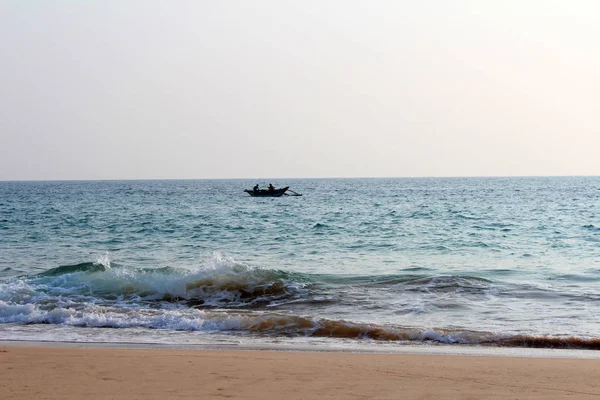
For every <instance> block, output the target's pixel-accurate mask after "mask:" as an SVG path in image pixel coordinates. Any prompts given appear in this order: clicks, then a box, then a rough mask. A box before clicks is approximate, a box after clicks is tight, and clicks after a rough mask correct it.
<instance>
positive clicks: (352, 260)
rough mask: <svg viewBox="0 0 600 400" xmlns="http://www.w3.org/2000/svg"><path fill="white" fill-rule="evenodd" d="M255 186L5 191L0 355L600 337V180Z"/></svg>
mask: <svg viewBox="0 0 600 400" xmlns="http://www.w3.org/2000/svg"><path fill="white" fill-rule="evenodd" d="M255 183H261V185H262V186H266V184H267V183H269V182H255V181H242V180H210V181H206V180H204V181H107V182H100V181H93V182H3V183H0V339H3V338H4V339H14V338H17V337H19V338H22V337H28V338H33V339H48V340H104V341H129V342H136V341H140V342H143V341H145V340H152V341H157V340H158V341H161V342H168V343H171V342H174V343H177V342H189V341H190V340H191V341H193V340H196V339H198V338H201V340H203V341H206V340H209V341H210V340H220V338H222V337H223V336H226V337H228V338H229V337H232V336H233V337H236V338H243V340H250V341H251V340H253V338H260V339H261V340H265V338H267V339H269V340H289V341H294V340H296V338H307V337H309V338H310V337H316V338H322V337H329V338H333V339H334V340H335V339H336V338H338V339H340V340H342V339H348V338H352V339H355V340H358V341H365V340H367V341H369V340H375V341H377V340H381V341H387V342H389V341H393V342H394V341H396V342H398V343H406V342H423V341H425V342H431V341H434V342H443V343H495V344H508V345H544V346H555V347H560V346H582V347H588V348H593V347H594V346H596V344H595V343H596V342H597V341H596V338H600V324H599V323H598V322H599V320H598V316H600V302H599V300H600V215H599V213H598V209H599V206H600V178H596V177H587V178H577V177H571V178H468V179H458V178H456V179H433V178H431V179H342V180H335V179H323V180H287V181H281V182H276V181H274V182H273V183H274V184H275V185H276V186H288V185H289V186H290V187H291V188H292V190H294V191H296V192H299V193H302V194H303V196H301V197H295V196H294V197H292V196H284V197H280V198H253V197H250V196H248V195H247V194H246V193H244V192H243V189H246V188H251V187H252V186H254V184H255ZM97 327H104V328H111V329H108V330H107V329H103V330H100V329H90V328H97ZM198 340H200V339H198Z"/></svg>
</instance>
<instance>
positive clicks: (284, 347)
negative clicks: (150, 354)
mask: <svg viewBox="0 0 600 400" xmlns="http://www.w3.org/2000/svg"><path fill="white" fill-rule="evenodd" d="M0 347H43V348H79V349H108V350H167V351H266V352H284V353H287V352H292V353H340V354H389V355H424V356H426V355H432V356H465V357H514V358H546V359H582V360H583V359H587V360H594V359H600V351H597V350H581V349H553V348H528V347H496V346H481V345H463V344H437V343H436V344H427V343H422V344H400V345H398V344H395V345H392V344H381V343H377V344H369V343H355V342H350V343H348V342H346V343H339V342H338V343H323V342H319V343H316V344H315V343H311V342H305V343H296V344H294V343H290V342H286V343H265V342H262V343H245V344H239V343H208V342H207V343H195V344H165V343H134V342H91V341H89V342H83V341H54V340H6V339H0Z"/></svg>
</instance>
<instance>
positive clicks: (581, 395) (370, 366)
mask: <svg viewBox="0 0 600 400" xmlns="http://www.w3.org/2000/svg"><path fill="white" fill-rule="evenodd" d="M40 343H41V342H38V344H40ZM56 343H57V342H50V343H47V342H45V343H44V344H45V345H37V346H36V345H23V344H22V342H18V343H16V342H11V343H10V344H8V345H7V343H6V342H1V343H0V398H6V399H8V398H10V399H31V398H43V399H81V398H86V399H89V400H95V399H151V400H152V399H157V400H158V399H165V398H169V399H192V398H194V399H197V398H211V399H212V398H223V397H224V398H231V399H266V400H271V399H273V400H274V399H281V398H285V399H317V398H323V397H327V398H332V399H348V398H358V399H367V398H369V399H398V398H419V399H438V398H456V399H472V398H486V399H506V398H519V399H548V398H567V397H568V398H569V399H592V398H598V396H600V382H598V381H597V367H598V362H597V361H596V360H590V359H580V358H552V359H549V358H537V357H513V356H505V357H494V356H486V355H479V356H471V355H440V354H406V353H404V354H402V353H396V354H390V353H351V352H333V351H330V352H309V351H292V350H287V351H273V350H271V351H267V350H253V349H247V350H242V349H235V350H232V349H221V350H214V349H199V350H190V349H183V350H180V349H166V348H162V349H148V348H132V347H126V348H113V347H84V346H80V345H81V344H77V345H78V346H74V345H72V344H68V345H67V344H66V343H65V344H64V345H62V346H60V345H59V346H57V345H55V344H56Z"/></svg>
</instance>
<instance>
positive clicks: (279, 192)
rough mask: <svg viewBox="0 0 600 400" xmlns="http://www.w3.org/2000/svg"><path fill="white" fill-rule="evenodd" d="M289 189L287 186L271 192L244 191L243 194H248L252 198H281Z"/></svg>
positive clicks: (265, 190)
mask: <svg viewBox="0 0 600 400" xmlns="http://www.w3.org/2000/svg"><path fill="white" fill-rule="evenodd" d="M289 188H290V187H289V186H286V187H284V188H281V189H273V190H269V189H260V190H252V189H245V190H244V192H246V193H248V194H249V195H250V196H252V197H280V196H283V194H284V193H285V192H286V190H288V189H289Z"/></svg>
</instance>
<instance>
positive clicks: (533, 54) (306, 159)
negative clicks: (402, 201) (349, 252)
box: [0, 0, 600, 180]
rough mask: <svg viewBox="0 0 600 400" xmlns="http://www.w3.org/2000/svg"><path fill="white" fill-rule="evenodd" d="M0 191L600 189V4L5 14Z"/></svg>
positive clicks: (373, 4) (88, 4) (242, 3)
mask: <svg viewBox="0 0 600 400" xmlns="http://www.w3.org/2000/svg"><path fill="white" fill-rule="evenodd" d="M0 52H1V53H0V54H1V56H0V180H12V179H120V178H124V179H129V178H285V177H290V178H291V177H370V176H392V177H395V176H488V175H495V176H498V175H500V176H507V175H600V157H599V155H600V1H596V0H589V1H583V0H569V1H565V0H560V1H558V0H557V1H551V0H539V1H535V0H530V1H527V0H520V1H511V0H502V1H501V0H497V1H485V0H473V1H459V0H453V1H449V0H448V1H441V0H439V1H434V0H420V1H412V0H411V1H398V0H396V1H376V0H374V1H347V0H339V1H334V0H330V1H327V0H318V1H317V0H314V1H311V0H303V1H287V0H273V1H260V0H253V1H246V0H239V1H228V0H223V1H198V0H193V1H183V0H181V1H177V0H169V1H153V0H138V1H135V0H105V1H99V0H98V1H91V0H90V1H76V0H71V1H59V0H55V1H44V0H39V1H28V0H12V1H11V0H8V1H7V0H0Z"/></svg>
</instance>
